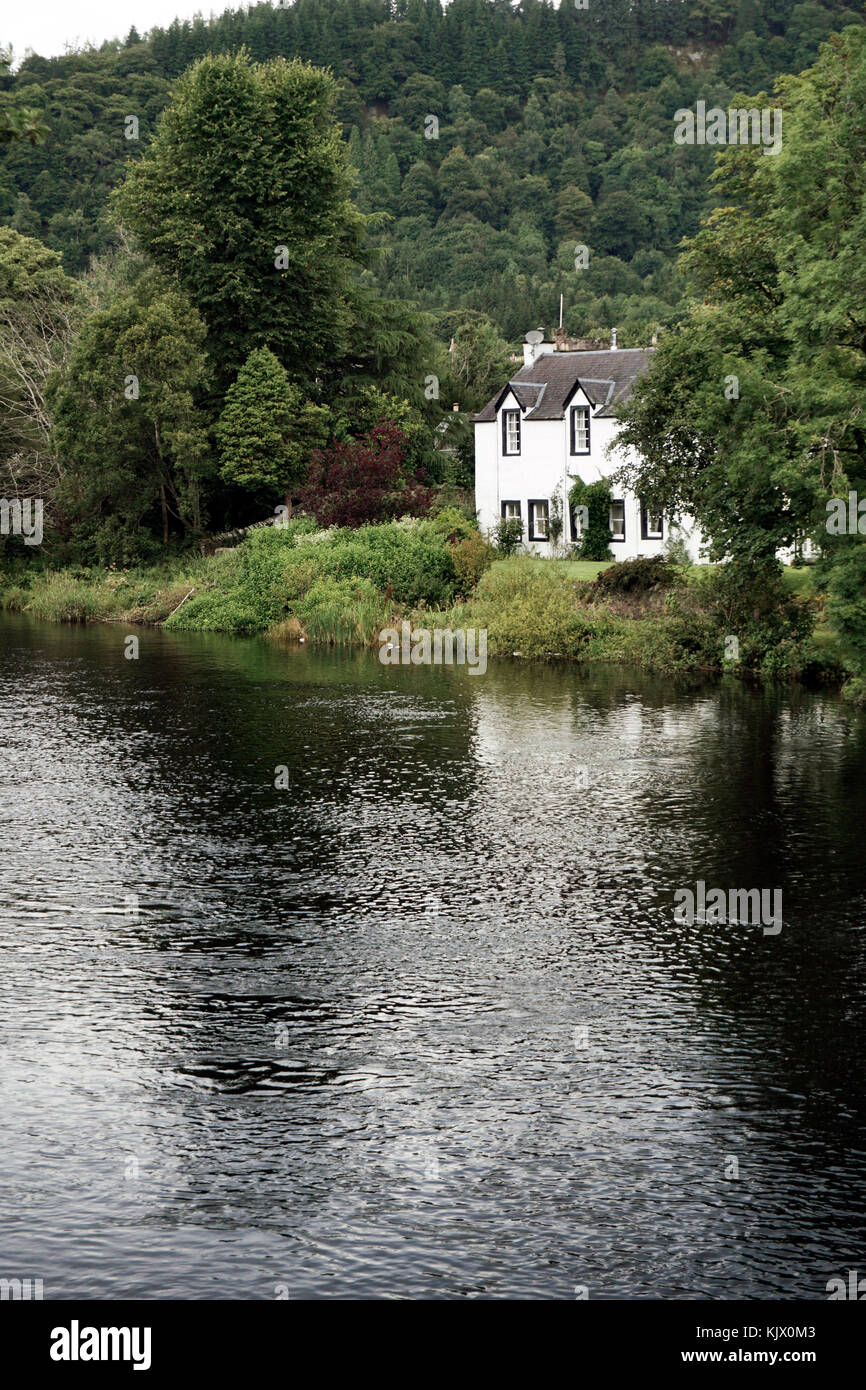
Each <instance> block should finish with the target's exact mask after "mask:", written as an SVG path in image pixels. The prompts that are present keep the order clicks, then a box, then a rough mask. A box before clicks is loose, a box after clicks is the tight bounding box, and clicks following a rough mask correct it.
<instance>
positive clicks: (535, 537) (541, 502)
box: [527, 497, 550, 541]
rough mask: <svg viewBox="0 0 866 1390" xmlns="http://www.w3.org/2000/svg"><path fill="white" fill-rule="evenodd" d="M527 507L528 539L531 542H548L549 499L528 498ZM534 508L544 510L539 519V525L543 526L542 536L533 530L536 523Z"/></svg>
mask: <svg viewBox="0 0 866 1390" xmlns="http://www.w3.org/2000/svg"><path fill="white" fill-rule="evenodd" d="M527 506H528V508H529V539H530V540H531V541H549V540H550V498H549V497H530V499H529V502H528V503H527ZM536 507H544V509H545V510H544V516H543V517H541V518H540V521H541V524H542V525H543V526H544V532H543V534H542V533H541V532H540V531H537V530H536V529H535V522H536V517H535V509H536Z"/></svg>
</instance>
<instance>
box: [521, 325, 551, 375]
mask: <svg viewBox="0 0 866 1390" xmlns="http://www.w3.org/2000/svg"><path fill="white" fill-rule="evenodd" d="M553 350H554V349H553V343H546V342H545V341H544V329H543V328H531V329H530V330H529V332H528V333H527V335H526V338H525V340H524V343H523V365H524V367H530V366H531V365H532V363H533V362H534V361H535V359H536V358H537V357H541V356H542V355H543V354H544V353H547V352H553Z"/></svg>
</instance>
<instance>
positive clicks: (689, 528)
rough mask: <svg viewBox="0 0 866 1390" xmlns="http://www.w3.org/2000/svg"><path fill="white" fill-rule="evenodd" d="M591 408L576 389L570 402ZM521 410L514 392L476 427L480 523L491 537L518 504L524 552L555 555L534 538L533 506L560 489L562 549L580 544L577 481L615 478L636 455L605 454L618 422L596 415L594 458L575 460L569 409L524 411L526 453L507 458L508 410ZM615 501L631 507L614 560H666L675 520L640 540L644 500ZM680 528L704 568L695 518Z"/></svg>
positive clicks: (614, 543) (681, 520) (592, 430)
mask: <svg viewBox="0 0 866 1390" xmlns="http://www.w3.org/2000/svg"><path fill="white" fill-rule="evenodd" d="M588 404H589V402H588V400H587V397H586V396H585V395H584V394H583V392H582V391H577V392H576V393H575V395H574V398H573V400H572V401H571V405H588ZM518 408H519V407H518V404H517V400H516V399H515V397H514V395H513V394H512V393H511V392H509V393H508V394H507V395H506V397H505V398H504V399H503V401H502V404H501V406H500V409H499V412H498V414H497V418H496V420H495V421H491V422H490V423H485V424H476V426H475V506H476V511H477V514H478V522H479V525H480V527H481V530H482V532H483V533H484V534H485V535H486V534H489V533H490V532H491V531H492V530H493V528H494V527H495V526H496V525H497V524H498V522H499V519H500V517H501V515H502V503H503V502H504V501H506V500H507V501H519V502H520V510H521V519H522V521H523V527H524V532H523V534H524V549H525V550H528V551H531V552H532V553H533V554H536V555H548V556H549V555H550V554H551V545H550V542H549V541H530V540H529V502H530V500H531V499H533V498H535V499H538V498H547V499H548V500H549V499H550V498H551V497H552V496H553V493H554V490H555V489H556V488H557V486H558V487H559V490H560V496H561V498H562V500H563V517H564V526H563V534H562V541H561V543H560V544H561V545H564V546H566V547H568V546H569V545H570V544H571V543H572V542H573V541H574V540H575V539H576V537H574V536H572V535H571V530H570V525H569V516H568V494H569V491H570V490H571V486H572V483H573V481H574V479H575V477H580V478H581V479H582V480H583V481H584V482H585V483H592V482H596V481H597V480H598V479H599V478H609V477H610V476H611V474H613V473H614V472H616V470H617V469H618V468H620V467H622V465H623V463H625V462H627V460H628V454H629V453H630V451H627V450H623V449H618V448H616V447H615V446H614V448H613V449H612V450H611V453H610V456H608V455H607V452H606V451H607V448H608V446H609V445H611V444H613V443H614V441H615V440H616V436H617V433H618V431H619V424H618V422H617V421H616V420H614V419H612V418H598V417H596V416H593V415H592V414H590V431H589V441H590V452H589V453H588V454H571V453H570V452H569V447H570V418H569V414H568V411H566V414H565V418H564V419H562V420H531V419H530V420H527V419H526V415H525V414H524V413H523V412H522V411H521V425H520V453H519V455H507V454H503V449H502V411H503V410H514V409H518ZM569 409H570V407H569ZM616 496H617V499H619V498H620V497H621V498H622V500H623V501H624V502H625V514H626V524H625V540H624V541H611V547H610V549H611V555H612V557H613V559H615V560H631V559H634V558H635V557H636V556H638V555H645V556H650V555H660V554H662V553H663V552H664V549H665V546H666V544H667V541H668V538H669V536H670V533H671V528H670V521H669V519H668V518H667V517H665V522H664V536H663V538H662V539H661V540H644V539H642V537H641V525H640V502H639V500H638V498H637V497H636V496H635V495H634V494H633V493H629V492H625V493H622V492H617V494H616ZM676 522H677V524H678V526H679V527H680V530H681V532H682V538H683V540H684V541H685V543H686V546H687V548H688V550H689V554H690V555H691V557H692V560H693V562H694V563H700V562H701V559H702V557H701V556H700V554H699V547H700V544H701V535H700V531H699V530H698V528H697V527H696V526H695V523H694V522H693V520H692V519H691V518H690V517H681V518H676Z"/></svg>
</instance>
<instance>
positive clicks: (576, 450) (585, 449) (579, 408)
mask: <svg viewBox="0 0 866 1390" xmlns="http://www.w3.org/2000/svg"><path fill="white" fill-rule="evenodd" d="M578 413H580V414H581V415H582V416H583V419H584V422H585V423H584V425H583V427H582V428H581V431H580V433H581V435H583V437H584V438H585V440H586V444H585V445H580V446H578V442H577V436H578V431H577V416H578ZM569 421H570V424H569V428H570V431H571V452H572V454H588V453H589V452H590V445H589V406H588V405H573V406H572V407H571V412H570V416H569Z"/></svg>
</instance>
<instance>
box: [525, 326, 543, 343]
mask: <svg viewBox="0 0 866 1390" xmlns="http://www.w3.org/2000/svg"><path fill="white" fill-rule="evenodd" d="M526 341H527V342H528V343H533V344H535V343H543V342H544V333H543V332H542V330H541V329H540V328H530V330H529V332H528V333H527V335H526Z"/></svg>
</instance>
